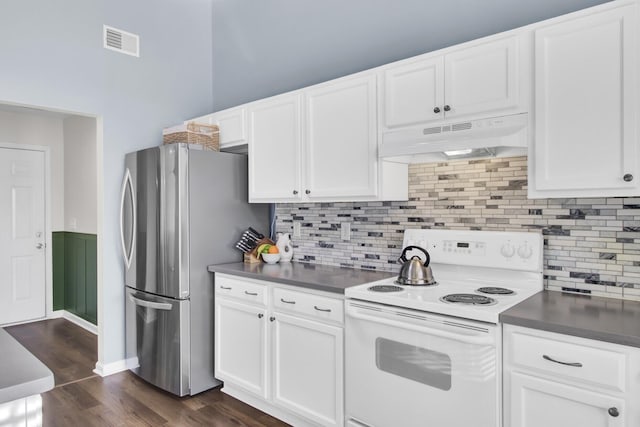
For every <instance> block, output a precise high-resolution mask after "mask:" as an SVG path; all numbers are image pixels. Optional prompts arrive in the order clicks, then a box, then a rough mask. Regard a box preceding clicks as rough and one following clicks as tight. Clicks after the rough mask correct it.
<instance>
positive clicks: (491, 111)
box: [382, 33, 529, 129]
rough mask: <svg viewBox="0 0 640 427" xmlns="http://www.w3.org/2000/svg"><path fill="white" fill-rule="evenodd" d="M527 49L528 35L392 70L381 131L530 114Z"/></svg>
mask: <svg viewBox="0 0 640 427" xmlns="http://www.w3.org/2000/svg"><path fill="white" fill-rule="evenodd" d="M528 44H529V38H528V36H527V34H526V33H523V34H512V35H509V36H506V37H505V36H500V37H497V38H496V37H493V38H492V40H490V41H484V42H480V43H477V44H472V45H470V46H467V47H464V48H452V49H447V53H445V54H438V55H436V54H429V55H424V56H422V57H420V58H419V59H418V60H411V61H409V62H407V61H403V62H402V63H400V64H397V65H391V66H389V67H388V68H386V69H385V70H384V72H383V81H384V84H383V96H382V111H383V115H384V118H383V126H382V127H383V129H395V128H401V127H407V126H412V125H420V124H425V123H429V122H435V121H443V120H446V119H452V118H458V117H465V118H472V116H475V117H488V116H492V115H496V114H503V113H504V114H508V113H518V112H523V111H527V110H528V108H527V105H528V97H527V92H528V90H527V88H528V82H529V71H528V65H527V64H528V62H529V49H528ZM475 117H473V118H475Z"/></svg>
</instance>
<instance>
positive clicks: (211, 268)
mask: <svg viewBox="0 0 640 427" xmlns="http://www.w3.org/2000/svg"><path fill="white" fill-rule="evenodd" d="M207 270H208V271H209V272H210V273H220V274H228V275H230V276H240V277H246V278H247V279H253V280H262V281H265V282H276V283H280V284H283V285H289V286H295V287H298V288H304V289H313V290H316V291H324V292H330V293H332V294H336V295H344V289H339V288H335V287H332V286H323V285H322V284H318V283H313V282H305V283H303V282H299V281H296V280H290V279H286V278H282V277H271V276H261V275H259V274H256V273H248V272H245V271H237V270H230V269H225V268H224V267H223V268H216V266H209V267H207Z"/></svg>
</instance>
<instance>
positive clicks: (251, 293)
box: [244, 291, 258, 297]
mask: <svg viewBox="0 0 640 427" xmlns="http://www.w3.org/2000/svg"><path fill="white" fill-rule="evenodd" d="M244 293H245V294H247V295H251V296H252V297H255V296H256V295H258V293H257V292H249V291H244Z"/></svg>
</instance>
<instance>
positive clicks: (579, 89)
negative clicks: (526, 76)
mask: <svg viewBox="0 0 640 427" xmlns="http://www.w3.org/2000/svg"><path fill="white" fill-rule="evenodd" d="M636 19H637V18H636V6H635V5H632V6H627V7H620V8H616V9H613V10H610V11H606V12H602V13H599V14H594V15H589V16H584V17H581V18H578V19H572V20H570V21H566V22H560V23H558V24H555V25H551V26H548V27H543V28H541V29H539V30H536V32H535V58H536V63H535V136H534V141H533V155H532V156H529V159H530V160H531V159H533V167H531V165H530V171H531V174H532V175H531V176H530V180H529V182H530V184H529V190H530V191H529V195H530V196H531V197H547V196H552V197H553V196H555V197H575V196H625V195H633V194H637V193H638V189H639V188H640V186H639V185H638V182H639V181H640V176H639V175H640V170H639V168H638V154H639V153H638V134H637V127H638V96H637V94H638V92H637V90H638V88H637V84H638V67H637V61H638V43H637V36H636V34H635V33H636V27H635V25H634V22H635V21H636Z"/></svg>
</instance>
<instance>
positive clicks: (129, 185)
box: [120, 168, 136, 269]
mask: <svg viewBox="0 0 640 427" xmlns="http://www.w3.org/2000/svg"><path fill="white" fill-rule="evenodd" d="M127 190H129V191H128V192H129V194H130V195H131V196H130V197H131V211H132V212H131V236H130V237H129V239H130V241H129V243H130V245H129V251H128V253H127V242H126V236H125V235H124V232H125V230H124V225H125V224H124V221H125V219H124V213H125V212H124V209H125V198H126V197H127ZM135 235H136V198H135V194H134V192H133V179H132V178H131V171H130V170H129V169H128V168H127V170H126V172H125V174H124V180H123V182H122V193H121V195H120V243H121V244H122V257H123V258H124V263H125V265H126V266H127V269H129V268H130V267H131V261H132V260H133V249H134V245H135V244H136V239H135Z"/></svg>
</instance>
